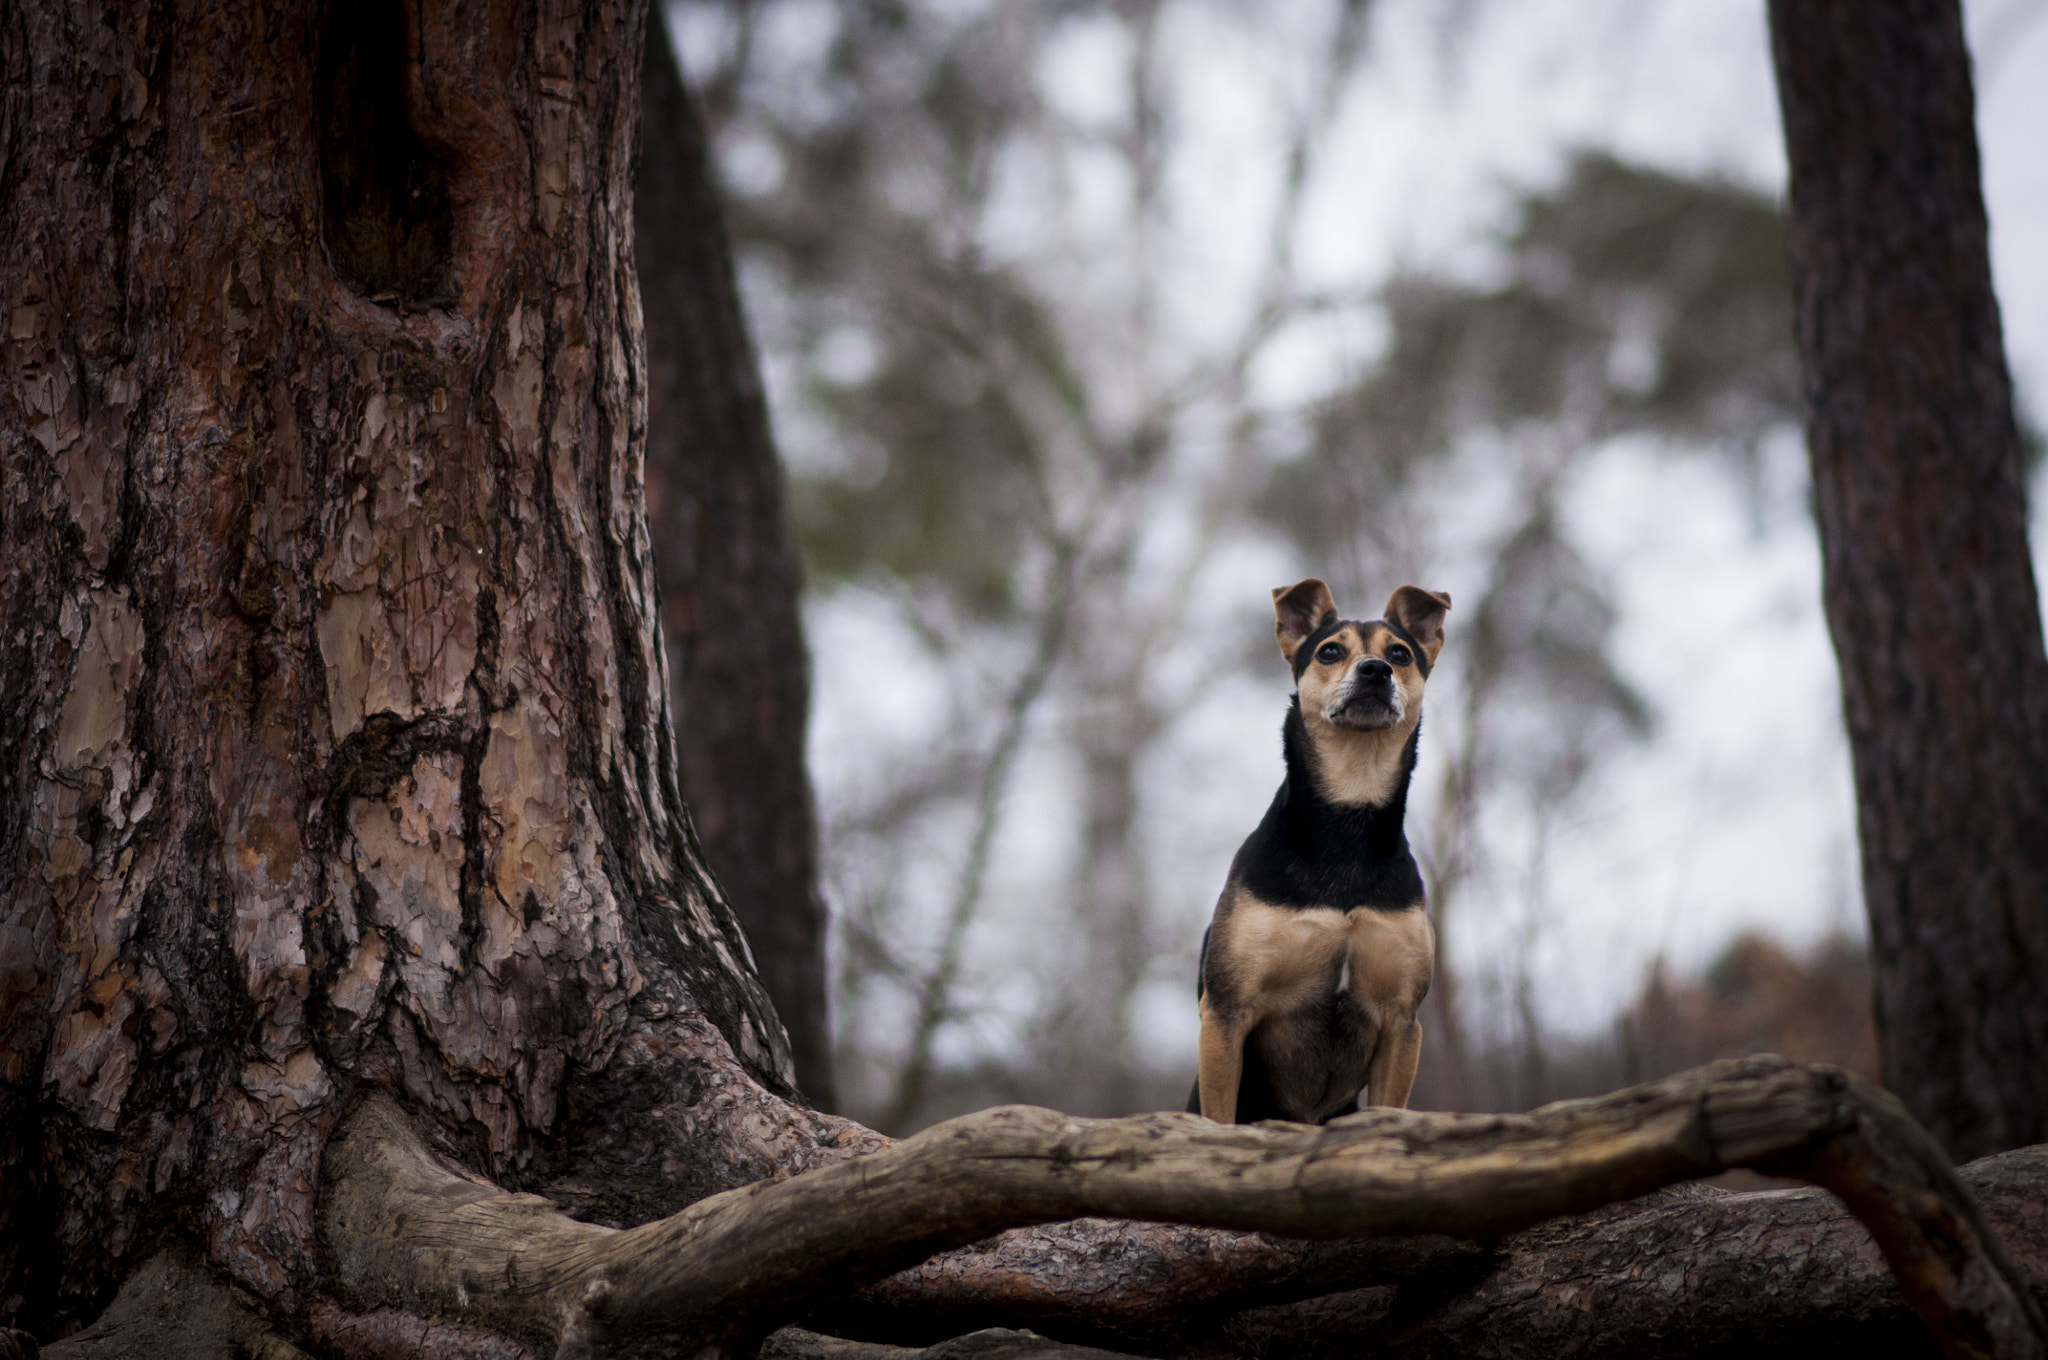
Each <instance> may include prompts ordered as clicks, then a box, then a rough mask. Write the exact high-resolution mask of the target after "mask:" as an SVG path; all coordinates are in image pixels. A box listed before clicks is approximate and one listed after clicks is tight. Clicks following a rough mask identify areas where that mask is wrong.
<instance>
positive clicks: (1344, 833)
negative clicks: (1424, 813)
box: [1188, 578, 1451, 1124]
mask: <svg viewBox="0 0 2048 1360" xmlns="http://www.w3.org/2000/svg"><path fill="white" fill-rule="evenodd" d="M1450 607H1451V601H1450V597H1449V596H1448V595H1444V594H1441V593H1439V592H1436V591H1429V590H1423V589H1421V588H1419V587H1416V586H1402V587H1401V588H1400V589H1399V590H1397V591H1395V592H1394V594H1393V596H1392V597H1391V598H1390V599H1389V600H1388V601H1387V609H1386V616H1385V617H1384V618H1381V619H1375V620H1372V621H1371V622H1359V621H1357V620H1354V619H1340V618H1339V617H1338V616H1337V606H1336V603H1335V601H1333V600H1332V599H1331V598H1330V590H1329V587H1328V586H1326V585H1324V584H1323V583H1322V582H1321V581H1318V580H1315V579H1313V578H1311V579H1309V580H1306V581H1303V582H1301V583H1300V584H1299V585H1294V586H1288V587H1285V588H1281V589H1276V590H1274V592H1273V613H1274V620H1275V621H1274V633H1275V635H1276V636H1277V637H1278V638H1279V640H1280V654H1281V655H1282V656H1283V657H1285V658H1286V659H1287V662H1288V664H1289V665H1291V666H1292V667H1293V668H1294V688H1295V693H1294V698H1293V700H1292V701H1290V703H1289V704H1288V708H1287V717H1286V720H1285V721H1284V722H1283V723H1282V725H1281V744H1282V749H1283V751H1284V754H1285V756H1286V760H1287V775H1286V778H1284V779H1283V780H1281V782H1280V791H1279V792H1278V793H1277V794H1275V795H1274V797H1273V803H1272V806H1271V807H1269V808H1267V809H1266V816H1265V819H1264V820H1263V821H1261V822H1260V823H1259V827H1258V830H1256V831H1254V832H1252V834H1251V835H1250V837H1248V838H1247V839H1246V840H1245V843H1244V844H1243V846H1241V847H1240V848H1239V849H1238V852H1237V857H1236V858H1235V859H1233V860H1232V861H1231V864H1230V876H1229V878H1228V880H1227V881H1226V882H1225V883H1224V886H1223V893H1222V896H1221V897H1220V898H1218V899H1217V902H1216V912H1215V915H1214V916H1213V917H1212V918H1211V920H1210V922H1209V929H1208V931H1207V932H1206V933H1204V935H1203V936H1202V957H1201V972H1200V979H1201V980H1200V982H1199V983H1198V984H1197V989H1196V996H1197V999H1198V1001H1199V1002H1200V1005H1201V1013H1202V1029H1201V1052H1200V1063H1199V1066H1198V1069H1197V1072H1198V1075H1197V1077H1196V1082H1195V1092H1194V1095H1193V1096H1192V1097H1191V1098H1190V1100H1189V1102H1188V1108H1189V1110H1190V1111H1191V1112H1193V1113H1199V1114H1203V1115H1206V1116H1208V1117H1209V1118H1210V1119H1214V1120H1217V1121H1219V1122H1221V1123H1225V1124H1229V1123H1239V1124H1249V1123H1253V1122H1255V1121H1257V1120H1260V1119H1289V1120H1294V1121H1296V1122H1298V1123H1304V1124H1321V1123H1324V1122H1325V1121H1327V1120H1329V1119H1331V1118H1334V1117H1335V1116H1337V1115H1339V1114H1344V1113H1348V1112H1349V1111H1351V1110H1353V1109H1356V1108H1359V1098H1360V1093H1361V1092H1363V1094H1364V1103H1366V1104H1370V1105H1395V1106H1405V1105H1406V1104H1407V1103H1408V1092H1409V1090H1410V1088H1411V1087H1412V1086H1413V1085H1414V1083H1415V1066H1416V1063H1417V1061H1418V1060H1419V1059H1420V1057H1421V1054H1422V1025H1421V1022H1420V1021H1419V1020H1418V1019H1417V1012H1418V1011H1419V1009H1420V1008H1421V1006H1422V998H1423V997H1424V996H1425V995H1426V994H1427V993H1428V991H1429V980H1430V974H1431V970H1432V969H1433V967H1434V966H1435V962H1436V932H1435V931H1434V929H1433V928H1432V927H1431V925H1430V921H1429V913H1428V911H1427V909H1426V907H1425V904H1424V899H1423V887H1422V874H1421V872H1420V871H1419V870H1418V869H1417V868H1416V866H1415V856H1414V855H1413V854H1412V853H1410V852H1409V849H1408V837H1407V835H1406V834H1405V833H1404V832H1403V830H1402V827H1401V821H1402V815H1403V813H1404V812H1405V810H1406V808H1407V804H1408V783H1409V780H1410V779H1411V778H1412V777H1413V775H1414V773H1415V752H1416V742H1417V740H1418V738H1419V737H1420V735H1421V731H1422V693H1423V688H1424V685H1425V684H1426V682H1427V681H1428V679H1429V672H1430V668H1431V667H1432V666H1434V665H1435V664H1436V659H1437V655H1438V653H1439V652H1441V651H1442V650H1443V645H1444V627H1443V620H1444V614H1445V613H1446V612H1447V611H1448V610H1449V609H1450Z"/></svg>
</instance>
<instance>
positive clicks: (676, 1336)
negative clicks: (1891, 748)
mask: <svg viewBox="0 0 2048 1360" xmlns="http://www.w3.org/2000/svg"><path fill="white" fill-rule="evenodd" d="M326 1166H327V1173H326V1175H327V1186H326V1191H325V1194H324V1195H323V1198H322V1206H321V1224H320V1230H321V1235H322V1240H323V1242H324V1244H325V1246H326V1247H327V1249H328V1251H329V1253H330V1254H331V1257H332V1259H333V1261H334V1263H335V1266H336V1269H337V1277H338V1280H339V1283H340V1285H341V1288H342V1291H343V1293H344V1296H345V1297H346V1299H347V1301H348V1302H349V1303H350V1304H351V1305H352V1306H354V1307H357V1308H361V1309H364V1310H368V1309H373V1308H380V1307H395V1308H402V1309H405V1310H406V1311H409V1312H418V1313H424V1314H428V1315H434V1316H441V1317H447V1318H450V1319H451V1320H459V1321H462V1322H464V1323H466V1324H468V1325H472V1326H482V1327H488V1328H491V1329H494V1330H497V1331H502V1332H504V1333H506V1334H508V1335H511V1336H514V1337H517V1338H518V1339H520V1340H521V1341H522V1342H524V1343H525V1344H526V1345H527V1346H529V1347H530V1348H532V1349H533V1350H534V1351H535V1352H536V1353H539V1354H548V1353H553V1354H555V1355H556V1356H558V1357H562V1358H563V1360H569V1358H571V1357H583V1356H597V1355H602V1354H606V1353H608V1352H610V1351H611V1350H613V1349H615V1348H617V1347H620V1346H622V1345H624V1344H627V1343H630V1342H632V1341H634V1340H636V1339H638V1338H642V1337H647V1336H653V1335H663V1336H666V1337H669V1338H671V1340H672V1343H680V1344H682V1345H683V1346H685V1347H692V1348H694V1347H706V1348H710V1347H726V1346H738V1347H742V1348H744V1347H745V1346H747V1345H750V1344H751V1343H752V1342H753V1340H754V1339H756V1338H758V1337H759V1336H761V1335H762V1334H763V1333H765V1332H766V1331H768V1330H769V1329H770V1328H772V1327H773V1326H775V1325H776V1324H777V1323H778V1322H781V1321H786V1320H789V1319H791V1318H794V1317H797V1316H800V1315H802V1314H804V1313H806V1312H809V1311H811V1310H812V1309H813V1308H814V1307H815V1306H816V1305H817V1304H818V1303H819V1302H820V1301H821V1300H823V1299H825V1298H829V1297H831V1296H833V1295H835V1294H838V1293H842V1292H845V1291H849V1290H852V1289H854V1288H856V1287H858V1286H860V1285H863V1284H867V1283H870V1282H872V1281H875V1280H879V1279H881V1278H883V1277H885V1276H887V1275H889V1274H891V1273H893V1272H895V1271H897V1270H899V1269H901V1268H903V1267H904V1266H907V1265H909V1264H912V1263H914V1262H917V1261H920V1260H923V1259H924V1258H926V1257H928V1256H931V1255H933V1254H934V1253H937V1252H940V1251H943V1250H945V1249H947V1248H949V1247H955V1246H959V1245H962V1244H964V1243H967V1242H971V1241H974V1240H976V1239H979V1238H982V1237H986V1236H988V1235H989V1234H991V1233H994V1232H997V1231H999V1230H1001V1229H1004V1228H1010V1227H1017V1226H1021V1225H1028V1224H1034V1223H1046V1222H1051V1221H1055V1220H1061V1219H1070V1218H1080V1217H1111V1218H1128V1219H1142V1220H1149V1221H1154V1222H1164V1223H1184V1224H1197V1225H1203V1226H1208V1227H1218V1228H1231V1229H1238V1230H1243V1231H1253V1232H1271V1233H1279V1234H1285V1235H1288V1236H1294V1237H1304V1238H1340V1237H1361V1236H1385V1235H1403V1234H1422V1233H1437V1234H1450V1235H1453V1236H1459V1237H1469V1238H1480V1239H1485V1238H1493V1237H1499V1236H1501V1235H1503V1234H1506V1233H1509V1232H1512V1231H1514V1230H1516V1229H1520V1228H1525V1227H1528V1226H1530V1225H1531V1224H1534V1223H1538V1222H1540V1221H1542V1220H1545V1219H1548V1218H1554V1217H1558V1216H1560V1215H1565V1214H1573V1213H1583V1212H1585V1211H1587V1210H1590V1209H1593V1208H1597V1207H1599V1206H1601V1205H1604V1204H1609V1203H1612V1202H1614V1201H1616V1200H1622V1199H1629V1198H1633V1197H1635V1196H1638V1195H1642V1194H1645V1193H1647V1192H1649V1191H1651V1190H1655V1189H1658V1188H1660V1187H1662V1186H1665V1185H1669V1184H1671V1183H1673V1182H1675V1181H1681V1180H1689V1179H1693V1178H1697V1177H1701V1176H1710V1175H1714V1174H1716V1173H1718V1172H1721V1171H1724V1170H1727V1169H1730V1168H1732V1167H1758V1168H1761V1169H1765V1170H1769V1171H1771V1172H1773V1173H1775V1174H1778V1175H1786V1176H1795V1177H1798V1178H1800V1179H1804V1180H1808V1181H1811V1182H1813V1183H1815V1184H1818V1185H1822V1186H1824V1187H1826V1188H1827V1189H1829V1190H1831V1191H1834V1192H1835V1193H1836V1194H1838V1195H1840V1196H1841V1197H1842V1199H1843V1200H1844V1202H1845V1203H1846V1204H1847V1205H1848V1206H1849V1208H1850V1210H1851V1211H1852V1212H1854V1213H1855V1214H1856V1216H1857V1217H1858V1218H1859V1219H1860V1220H1861V1221H1862V1222H1863V1224H1864V1225H1865V1227H1866V1228H1868V1229H1869V1230H1870V1232H1871V1235H1872V1237H1873V1238H1875V1240H1876V1241H1877V1243H1878V1246H1879V1249H1880V1250H1881V1251H1882V1252H1883V1253H1884V1256H1885V1259H1886V1261H1887V1262H1888V1263H1889V1264H1890V1266H1891V1268H1892V1271H1893V1273H1894V1274H1895V1275H1896V1276H1897V1278H1898V1280H1899V1283H1900V1287H1901V1289H1902V1290H1903V1291H1904V1293H1905V1295H1906V1297H1907V1299H1908V1301H1909V1302H1910V1303H1911V1304H1912V1306H1913V1308H1914V1310H1915V1311H1916V1312H1917V1313H1918V1314H1919V1315H1920V1317H1921V1318H1922V1320H1923V1321H1925V1322H1926V1323H1927V1325H1928V1327H1929V1329H1930V1330H1931V1331H1932V1332H1933V1334H1934V1335H1935V1337H1936V1338H1937V1339H1938V1340H1939V1341H1940V1342H1941V1343H1942V1345H1943V1347H1944V1348H1945V1349H1946V1350H1947V1351H1948V1352H1949V1354H1951V1355H1956V1356H1962V1355H1987V1356H1997V1357H2003V1358H2006V1360H2021V1358H2022V1357H2025V1358H2026V1360H2048V1327H2044V1325H2043V1323H2042V1318H2041V1314H2040V1311H2039V1309H2038V1307H2037V1306H2036V1305H2035V1303H2034V1301H2033V1299H2032V1298H2031V1296H2030V1295H2028V1293H2027V1292H2026V1289H2025V1285H2024V1280H2023V1277H2022V1276H2021V1275H2020V1273H2019V1272H2018V1270H2017V1269H2016V1268H2015V1267H2014V1266H2013V1265H2012V1263H2011V1262H2010V1260H2008V1259H2007V1257H2006V1255H2005V1253H2004V1251H2003V1249H2002V1248H2001V1247H2000V1245H1999V1243H1998V1241H1997V1239H1996V1238H1995V1237H1994V1236H1993V1235H1992V1234H1991V1232H1990V1230H1989V1229H1988V1228H1987V1227H1986V1226H1985V1225H1984V1222H1983V1220H1982V1218H1981V1216H1980V1215H1979V1214H1978V1212H1977V1209H1976V1206H1975V1205H1974V1204H1973V1203H1972V1201H1971V1199H1970V1197H1969V1194H1968V1192H1967V1190H1965V1188H1964V1187H1963V1185H1962V1183H1961V1181H1960V1180H1958V1179H1957V1177H1956V1174H1955V1172H1954V1170H1953V1169H1952V1168H1951V1167H1950V1166H1949V1165H1948V1162H1947V1160H1946V1159H1945V1158H1944V1157H1943V1156H1942V1154H1941V1152H1940V1150H1939V1149H1938V1148H1937V1147H1936V1146H1935V1145H1934V1143H1933V1141H1932V1140H1931V1139H1930V1138H1929V1137H1928V1136H1927V1134H1926V1133H1925V1132H1924V1131H1922V1130H1921V1129H1920V1128H1919V1127H1918V1126H1917V1125H1916V1124H1914V1123H1913V1121H1912V1120H1911V1119H1910V1118H1909V1117H1908V1116H1907V1115H1906V1114H1905V1112H1904V1111H1903V1109H1901V1108H1900V1107H1899V1106H1898V1104H1897V1102H1896V1101H1894V1100H1892V1098H1891V1097H1890V1096H1888V1095H1886V1094H1885V1093H1884V1092H1882V1091H1881V1090H1879V1089H1877V1088H1875V1087H1873V1086H1870V1085H1869V1084H1867V1083H1864V1082H1861V1081H1859V1080H1858V1079H1856V1078H1854V1077H1851V1076H1848V1075H1847V1074H1845V1073H1842V1072H1840V1071H1837V1070H1835V1069H1831V1068H1813V1067H1800V1066H1795V1065H1793V1064H1790V1063H1786V1062H1783V1061H1781V1060H1777V1059H1750V1060H1746V1061H1743V1062H1735V1063H1717V1064H1714V1065H1712V1066H1710V1067H1706V1068H1701V1069H1699V1070H1697V1071H1694V1072H1690V1073H1685V1074H1682V1075H1680V1076H1677V1077H1672V1078H1669V1079H1667V1080H1664V1081H1660V1082H1653V1083H1650V1084H1648V1085H1645V1086H1638V1087H1634V1088H1631V1089H1629V1090H1626V1091H1621V1092H1617V1093H1615V1094H1614V1095H1610V1096H1606V1097H1602V1098H1600V1099H1598V1100H1588V1101H1571V1102H1566V1103H1563V1104H1558V1105H1552V1106H1548V1107H1546V1108H1544V1109H1541V1110H1538V1111H1536V1112H1534V1113H1532V1114H1527V1115H1445V1114H1422V1113H1415V1112H1411V1111H1404V1110H1374V1111H1370V1112H1368V1113H1364V1114H1360V1115H1354V1116H1351V1117H1349V1118H1346V1119H1342V1120H1338V1121H1336V1122H1335V1123H1333V1124H1331V1125H1328V1126H1326V1127H1323V1128H1314V1127H1309V1126H1302V1125H1280V1124H1267V1125H1254V1126H1250V1127H1244V1126H1234V1125H1219V1124H1214V1123H1210V1122H1208V1121H1206V1120H1203V1119H1201V1118H1199V1117H1196V1116H1193V1115H1185V1114H1156V1115H1140V1116H1134V1117H1131V1118H1128V1119H1115V1120H1086V1119H1070V1118H1068V1117H1066V1116H1064V1115H1061V1114H1057V1113H1054V1112H1053V1111H1050V1110H1041V1109H1034V1108H1031V1107H1026V1106H1008V1107H1003V1108H1000V1109H994V1110H987V1111H983V1112H982V1113H980V1114H975V1115H968V1116H965V1117H963V1118H960V1119H955V1120H952V1121H949V1122H947V1123H945V1124H940V1125H938V1126H936V1127H934V1128H931V1129H928V1130H926V1131H925V1132H923V1133H921V1134H919V1135H917V1136H916V1137H914V1138H909V1139H906V1140H905V1141H903V1142H901V1143H898V1144H897V1145H895V1146H894V1147H891V1148H888V1149H886V1150H884V1151H881V1152H878V1153H875V1154H874V1155H872V1156H869V1157H863V1158H859V1159H856V1160H853V1161H849V1162H844V1163H841V1164H839V1165H836V1166H829V1167H825V1168H822V1169H820V1170H817V1171H812V1172H808V1173H805V1174H803V1175H800V1176H796V1177H793V1178H791V1179H788V1180H783V1181H778V1182H774V1183H767V1184H758V1185H751V1186H747V1187H744V1188H742V1189H739V1190H733V1191H728V1192H726V1193H724V1194H720V1195H714V1196H712V1197H711V1198H709V1199H706V1200H703V1201H701V1202H699V1203H697V1204H694V1205H691V1206H690V1207H689V1208H687V1209H685V1210H684V1211H682V1212H681V1213H678V1214H676V1215H674V1216H672V1217H670V1218H666V1219H662V1220H659V1221H657V1222H654V1223H649V1224H646V1225H644V1226H642V1227H638V1228H631V1229H626V1230H616V1229H609V1228H602V1227H598V1226H595V1225H592V1224H587V1223H579V1222H576V1221H575V1220H572V1219H570V1218H568V1217H567V1216H565V1215H563V1214H562V1213H560V1212H559V1211H558V1210H556V1209H555V1208H554V1206H552V1205H551V1204H549V1203H548V1202H547V1201H545V1200H542V1199H540V1198H538V1197H536V1196H531V1195H513V1194H506V1193H504V1192H502V1191H500V1190H498V1189H496V1188H495V1187H493V1186H491V1185H489V1184H488V1183H486V1182H483V1181H480V1180H478V1179H475V1178H473V1177H471V1176H469V1175H467V1174H465V1173H462V1172H460V1171H458V1170H456V1169H454V1168H453V1167H452V1166H450V1165H449V1164H448V1163H447V1162H445V1161H444V1160H442V1159H441V1158H439V1157H438V1156H436V1155H435V1154H434V1153H432V1152H431V1151H430V1150H429V1149H428V1147H427V1146H426V1144H425V1143H424V1141H422V1139H421V1138H420V1136H419V1134H418V1132H417V1130H415V1129H414V1128H413V1126H412V1125H411V1123H410V1121H409V1120H408V1119H407V1118H406V1117H405V1115H404V1114H403V1112H402V1111H401V1110H400V1109H399V1108H398V1106H397V1105H396V1104H395V1103H393V1102H392V1101H390V1100H388V1099H387V1098H384V1097H381V1096H378V1097H373V1098H372V1099H370V1100H369V1101H367V1102H365V1104H364V1105H363V1106H362V1107H361V1108H360V1109H359V1110H358V1111H357V1112H356V1113H355V1114H354V1115H353V1116H352V1117H351V1118H350V1120H349V1121H348V1123H347V1124H346V1125H345V1127H344V1128H343V1130H342V1131H341V1133H340V1134H338V1135H337V1137H336V1139H335V1141H334V1142H333V1143H331V1144H330V1145H329V1148H328V1151H327V1159H326Z"/></svg>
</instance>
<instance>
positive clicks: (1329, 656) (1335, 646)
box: [1316, 642, 1344, 663]
mask: <svg viewBox="0 0 2048 1360" xmlns="http://www.w3.org/2000/svg"><path fill="white" fill-rule="evenodd" d="M1343 659H1344V644H1343V643H1341V642H1325V643H1324V644H1323V645H1322V646H1320V647H1318V648H1316V660H1318V661H1321V662H1325V663H1330V662H1337V661H1342V660H1343Z"/></svg>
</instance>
